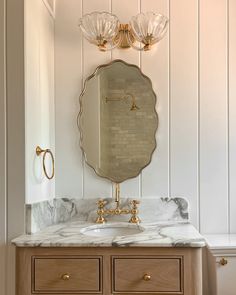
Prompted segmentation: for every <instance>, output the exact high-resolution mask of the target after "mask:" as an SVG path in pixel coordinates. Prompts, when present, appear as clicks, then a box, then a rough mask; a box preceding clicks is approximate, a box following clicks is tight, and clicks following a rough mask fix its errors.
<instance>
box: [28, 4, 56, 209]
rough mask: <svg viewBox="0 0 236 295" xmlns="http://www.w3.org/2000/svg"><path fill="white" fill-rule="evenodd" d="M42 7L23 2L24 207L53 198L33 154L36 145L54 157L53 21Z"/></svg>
mask: <svg viewBox="0 0 236 295" xmlns="http://www.w3.org/2000/svg"><path fill="white" fill-rule="evenodd" d="M45 3H46V2H45V1H42V0H34V1H32V0H25V129H26V144H25V155H26V203H34V202H36V201H41V200H45V199H51V198H53V197H55V179H53V180H50V181H49V180H48V179H47V178H46V177H45V175H44V174H43V170H42V156H40V157H37V156H36V153H35V149H36V146H37V145H39V146H40V147H41V148H43V149H45V148H50V149H51V150H52V152H53V153H54V154H55V116H54V113H55V110H54V19H53V17H52V14H51V13H50V11H49V10H48V6H47V5H46V4H45ZM46 159H47V167H48V170H50V166H51V159H50V157H46ZM49 173H50V172H49Z"/></svg>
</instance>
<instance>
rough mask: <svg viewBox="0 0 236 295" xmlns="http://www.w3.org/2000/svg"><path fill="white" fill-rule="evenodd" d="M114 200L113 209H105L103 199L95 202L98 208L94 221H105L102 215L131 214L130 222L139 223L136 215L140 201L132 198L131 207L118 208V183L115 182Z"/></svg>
mask: <svg viewBox="0 0 236 295" xmlns="http://www.w3.org/2000/svg"><path fill="white" fill-rule="evenodd" d="M115 202H116V207H115V208H114V209H105V205H106V201H105V200H99V201H98V202H97V204H98V210H97V215H98V217H97V219H96V223H105V222H106V219H105V217H104V215H122V214H131V217H130V220H129V222H130V223H136V224H138V223H140V222H141V220H140V218H139V217H138V206H137V205H138V204H139V203H140V202H139V201H138V200H132V201H131V202H130V204H131V205H132V208H131V209H121V208H120V185H119V183H116V184H115Z"/></svg>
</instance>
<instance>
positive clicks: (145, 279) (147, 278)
mask: <svg viewBox="0 0 236 295" xmlns="http://www.w3.org/2000/svg"><path fill="white" fill-rule="evenodd" d="M143 280H144V281H146V282H147V281H150V280H151V276H150V275H148V274H145V275H144V276H143Z"/></svg>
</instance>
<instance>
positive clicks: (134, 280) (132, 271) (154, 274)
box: [113, 257, 183, 294]
mask: <svg viewBox="0 0 236 295" xmlns="http://www.w3.org/2000/svg"><path fill="white" fill-rule="evenodd" d="M182 277H183V276H182V257H173V258H160V257H150V258H146V257H145V258H122V257H117V258H113V292H117V293H125V294H126V293H134V292H145V293H146V294H147V293H148V292H151V293H154V294H164V293H168V294H169V292H171V294H183V290H182V288H183V284H182Z"/></svg>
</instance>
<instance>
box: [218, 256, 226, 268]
mask: <svg viewBox="0 0 236 295" xmlns="http://www.w3.org/2000/svg"><path fill="white" fill-rule="evenodd" d="M218 263H219V264H220V265H222V266H224V265H226V264H228V260H227V259H225V258H221V260H220V261H219V262H218Z"/></svg>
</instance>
